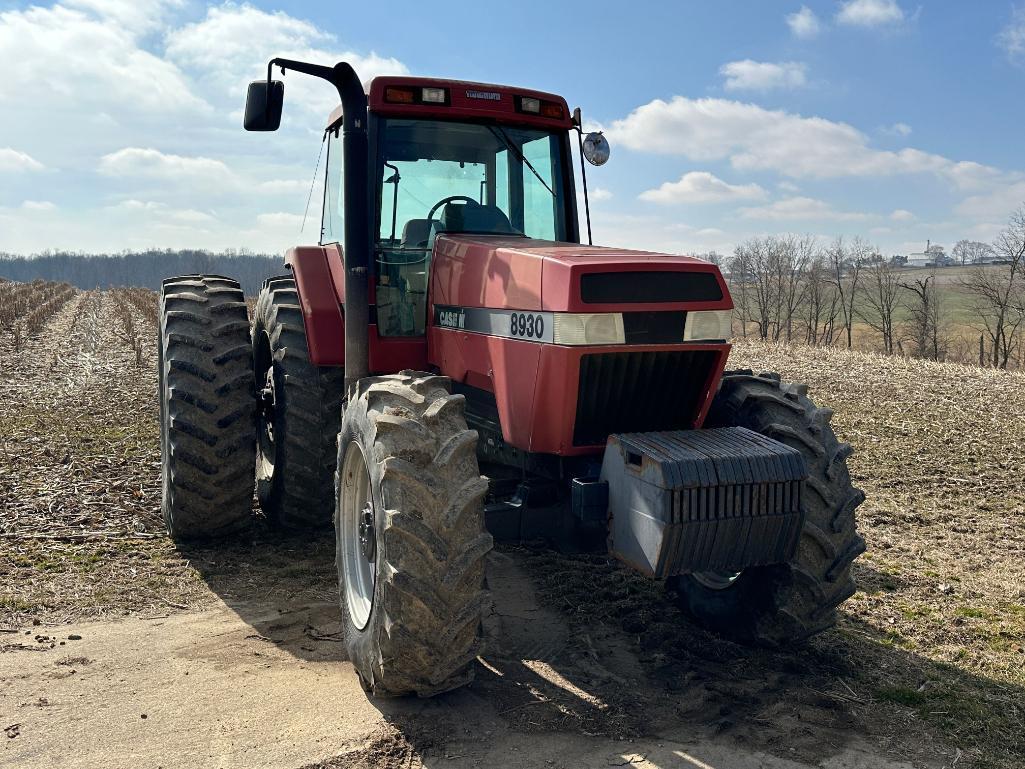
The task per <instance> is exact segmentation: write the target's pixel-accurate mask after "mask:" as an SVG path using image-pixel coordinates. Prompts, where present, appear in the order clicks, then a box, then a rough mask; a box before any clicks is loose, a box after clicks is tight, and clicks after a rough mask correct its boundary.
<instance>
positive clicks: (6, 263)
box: [0, 249, 285, 295]
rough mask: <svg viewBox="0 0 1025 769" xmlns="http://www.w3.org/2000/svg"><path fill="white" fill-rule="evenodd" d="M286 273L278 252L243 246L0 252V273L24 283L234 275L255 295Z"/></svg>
mask: <svg viewBox="0 0 1025 769" xmlns="http://www.w3.org/2000/svg"><path fill="white" fill-rule="evenodd" d="M284 272H285V267H284V263H283V260H282V258H281V257H280V256H270V255H268V254H254V253H252V252H249V251H247V250H246V249H238V250H236V249H228V250H225V251H219V252H214V251H204V250H198V249H178V250H174V249H149V250H147V251H122V252H120V253H117V254H86V253H77V252H71V251H45V252H43V253H39V254H32V255H31V256H19V255H16V254H8V253H3V252H0V277H2V278H7V279H8V280H14V281H19V282H23V283H28V282H30V281H32V280H36V279H42V280H51V281H64V282H67V283H71V284H72V285H74V286H77V287H78V288H83V289H93V288H104V289H106V288H113V287H116V286H136V287H139V288H151V289H153V290H159V289H160V282H161V281H162V280H163V279H164V278H169V277H172V276H174V275H191V274H195V273H210V274H214V275H226V276H228V277H230V278H235V279H236V280H238V281H239V283H240V284H241V285H242V290H243V291H244V292H245V293H246V294H249V295H252V294H256V293H258V292H259V290H260V286H261V285H263V281H264V279H266V278H269V277H272V276H274V275H281V274H283V273H284Z"/></svg>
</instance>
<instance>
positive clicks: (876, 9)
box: [836, 0, 904, 27]
mask: <svg viewBox="0 0 1025 769" xmlns="http://www.w3.org/2000/svg"><path fill="white" fill-rule="evenodd" d="M836 20H837V23H839V24H849V25H851V26H855V27H878V26H882V25H884V24H897V23H899V22H901V21H903V20H904V11H903V10H902V9H901V7H900V6H899V5H897V2H896V0H847V2H845V3H843V5H841V6H840V10H839V11H838V12H837V14H836Z"/></svg>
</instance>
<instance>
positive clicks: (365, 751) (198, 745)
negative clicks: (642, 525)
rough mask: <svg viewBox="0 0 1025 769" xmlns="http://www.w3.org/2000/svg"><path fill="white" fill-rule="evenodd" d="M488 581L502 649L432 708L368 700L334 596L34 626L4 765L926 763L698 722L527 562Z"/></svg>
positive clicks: (847, 768) (6, 705) (8, 666)
mask: <svg viewBox="0 0 1025 769" xmlns="http://www.w3.org/2000/svg"><path fill="white" fill-rule="evenodd" d="M489 581H490V582H491V583H492V584H494V585H495V586H496V607H495V612H494V614H493V615H492V617H491V619H490V620H489V627H488V633H489V640H490V647H491V648H492V649H493V650H494V651H493V652H492V653H491V654H490V655H489V656H488V657H487V658H486V659H485V660H484V661H483V663H482V666H481V670H480V672H479V676H478V678H479V680H478V681H477V682H476V683H475V684H474V685H473V686H471V687H470V688H469V689H467V690H464V691H462V692H457V693H454V694H452V695H448V696H446V697H443V698H440V699H437V700H430V701H416V700H413V701H403V700H393V701H374V702H372V701H369V700H368V699H367V697H366V696H365V694H364V693H363V691H362V689H361V688H360V686H359V683H358V681H357V678H356V676H355V674H354V672H353V671H352V669H351V666H350V665H349V664H348V663H347V662H346V661H345V659H344V652H343V650H342V646H341V644H340V643H339V639H338V635H337V634H338V630H339V627H338V623H337V608H336V606H335V605H334V604H333V603H331V604H322V603H317V604H308V605H302V606H294V605H288V606H280V605H272V604H239V605H235V606H233V607H232V606H228V605H226V604H223V603H220V604H219V605H216V606H214V607H213V608H210V609H207V610H204V611H194V612H181V613H174V614H170V615H155V616H148V617H146V616H143V617H135V618H131V619H126V620H122V621H117V622H106V621H105V622H85V623H78V624H73V625H63V626H59V627H55V628H51V627H34V628H32V629H31V630H30V631H29V632H30V633H31V634H32V637H31V639H29V638H26V639H25V640H30V642H31V645H32V646H33V647H35V648H36V649H37V651H32V652H29V651H22V652H21V653H8V654H3V655H0V681H2V684H0V685H2V688H0V703H2V709H3V711H4V712H5V719H6V721H13V725H7V724H6V723H5V726H7V729H8V733H9V734H10V732H11V730H12V729H15V730H17V736H16V737H13V738H12V737H10V736H9V737H8V738H7V739H6V740H5V741H4V742H3V743H2V744H3V750H0V765H2V766H11V767H67V768H68V769H78V768H81V769H86V768H88V769H93V768H94V767H109V768H110V769H114V768H116V767H125V768H126V769H127V768H128V767H133V769H134V768H136V767H163V769H186V768H188V769H193V768H194V767H249V768H250V769H256V768H257V767H267V769H271V768H274V769H281V768H283V767H301V766H304V765H309V764H315V765H320V766H339V767H347V766H360V767H400V766H401V767H404V766H425V767H434V766H445V767H499V766H501V767H539V768H544V769H549V767H593V766H633V767H639V768H640V769H645V768H649V767H677V766H679V767H697V768H698V769H707V767H715V769H748V768H750V769H755V768H756V767H758V768H762V767H764V768H765V769H797V768H798V767H807V766H816V767H831V768H832V769H841V767H843V768H844V769H856V768H857V769H884V768H891V769H898V767H910V766H911V764H908V763H904V762H901V761H896V760H892V759H888V758H886V757H884V756H883V755H880V752H879V750H878V749H877V748H874V747H873V746H870V745H868V744H865V743H864V742H862V741H859V740H857V739H853V740H852V739H851V738H850V736H844V735H841V734H840V733H835V734H833V735H832V736H831V737H830V738H829V742H826V743H824V744H823V745H822V746H821V749H820V751H819V755H820V757H821V759H822V760H821V761H819V760H816V761H814V762H813V763H806V762H804V761H801V760H799V759H798V757H795V758H794V759H787V758H782V757H776V756H773V755H770V754H768V753H766V752H764V751H763V750H760V749H758V748H757V746H751V745H745V744H738V742H737V741H736V740H735V739H730V738H724V737H723V736H717V735H716V731H717V728H716V726H715V724H714V723H713V724H711V725H709V726H704V725H695V724H693V723H690V724H686V725H684V724H681V722H680V721H679V720H678V719H675V718H673V717H672V709H671V708H669V707H667V705H668V704H669V703H668V701H667V698H666V697H662V696H660V693H659V692H658V691H657V689H648V690H647V691H645V690H644V687H642V686H639V684H641V683H642V682H644V683H647V685H648V686H652V685H653V684H654V682H646V681H645V678H646V677H645V674H644V670H643V665H642V664H641V663H640V661H639V660H638V659H636V657H634V656H633V655H632V654H631V653H630V651H629V647H630V644H629V639H626V638H623V637H618V634H615V633H613V634H609V635H606V636H605V637H604V638H603V639H602V641H601V646H600V648H601V653H600V654H597V655H595V657H597V658H595V657H592V656H590V655H586V654H584V655H580V654H579V653H578V652H577V651H575V650H573V651H569V653H567V651H568V650H571V649H572V647H573V644H571V643H570V642H569V639H570V634H571V631H570V628H569V627H568V625H567V624H566V622H565V620H564V619H563V618H562V617H561V616H560V615H558V614H557V613H555V612H552V611H551V610H548V609H546V608H545V607H544V606H543V605H541V604H540V603H539V602H538V600H537V598H536V596H535V595H534V592H533V590H532V587H531V581H530V579H529V577H527V575H526V574H525V573H524V572H523V570H522V569H521V568H520V566H519V565H518V563H517V559H515V558H512V557H509V556H507V555H502V554H497V555H496V556H494V557H493V558H492V562H491V564H490V566H489ZM37 636H38V638H37ZM12 640H13V639H12ZM628 692H629V693H628ZM721 711H722V708H721V707H716V708H714V709H713V710H712V711H710V712H709V713H708V714H707V715H708V717H709V718H710V719H712V720H713V721H715V720H716V719H718V718H719V717H721V715H722V713H721ZM656 724H657V726H655V725H656ZM653 727H654V728H653ZM784 752H786V751H784ZM791 752H793V753H795V754H796V753H797V749H796V748H794V749H793V751H791ZM321 762H323V763H321Z"/></svg>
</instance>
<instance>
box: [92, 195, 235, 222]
mask: <svg viewBox="0 0 1025 769" xmlns="http://www.w3.org/2000/svg"><path fill="white" fill-rule="evenodd" d="M107 210H108V211H112V212H115V213H130V214H132V215H133V216H147V217H150V219H151V220H161V221H165V222H171V224H187V225H188V224H208V222H213V221H216V220H217V219H216V217H215V216H213V215H212V214H210V213H207V212H205V211H198V210H196V209H195V208H172V207H170V206H168V205H167V204H166V203H160V202H158V201H155V200H145V201H144V200H135V199H134V198H132V199H129V200H122V201H121V202H120V203H116V204H115V205H112V206H108V207H107Z"/></svg>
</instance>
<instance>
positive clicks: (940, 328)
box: [705, 207, 1025, 368]
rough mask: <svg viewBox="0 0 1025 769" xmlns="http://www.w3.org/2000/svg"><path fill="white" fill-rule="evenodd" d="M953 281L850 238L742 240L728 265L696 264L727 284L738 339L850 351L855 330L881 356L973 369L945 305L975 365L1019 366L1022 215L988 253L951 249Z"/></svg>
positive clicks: (1024, 267) (1023, 348) (1024, 317)
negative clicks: (961, 318)
mask: <svg viewBox="0 0 1025 769" xmlns="http://www.w3.org/2000/svg"><path fill="white" fill-rule="evenodd" d="M954 253H955V256H956V260H957V261H958V262H960V263H961V264H963V265H972V264H974V265H976V266H974V267H971V268H970V269H969V270H967V271H965V272H963V273H962V274H960V275H958V276H956V277H947V276H944V275H943V273H942V271H937V270H936V269H935V268H933V269H929V268H926V269H914V270H910V269H908V268H905V267H904V266H903V265H902V264H901V263H900V261H899V260H896V259H886V258H884V257H883V256H882V255H881V254H879V252H878V250H877V249H875V248H873V247H872V246H871V245H869V244H868V242H866V241H865V240H864V239H862V238H860V237H853V238H843V237H837V238H835V239H834V240H832V241H830V242H828V243H823V242H821V241H820V240H819V239H818V238H816V237H815V236H812V235H794V234H784V235H768V236H764V237H754V238H749V239H748V240H746V241H744V242H743V243H741V244H739V245H738V246H737V247H736V248H735V249H734V252H733V254H732V256H728V257H727V256H721V255H719V254H715V253H711V254H706V255H705V258H707V259H710V260H711V261H714V262H716V263H717V264H719V265H720V267H721V268H722V269H723V271H724V272H725V273H726V275H727V279H728V281H729V284H730V291H731V293H732V294H733V301H734V306H735V309H734V317H735V320H736V321H738V323H739V329H738V330H739V333H740V334H741V335H742V336H745V337H746V336H749V335H752V336H757V337H759V338H761V339H765V340H771V341H777V342H778V341H786V342H799V343H804V344H809V345H834V344H841V345H845V346H846V347H848V348H851V347H852V346H854V341H855V329H856V326H858V325H860V326H861V327H862V328H863V329H867V331H868V333H870V334H872V335H873V336H874V337H875V338H876V340H877V345H878V348H879V349H881V351H882V352H884V353H886V354H888V355H894V354H902V355H912V356H915V357H920V358H928V359H931V360H945V359H948V358H955V359H958V360H973V361H974V360H975V352H976V351H975V348H974V346H973V345H974V342H973V341H971V340H969V339H966V338H965V337H964V335H963V334H962V335H961V336H958V335H955V334H952V333H951V328H950V327H951V325H952V319H951V314H952V312H951V311H952V308H951V307H950V305H951V303H952V296H953V295H954V294H955V293H960V295H961V296H963V298H964V302H965V303H966V304H967V313H968V317H969V320H968V321H967V325H968V326H969V327H970V328H971V329H974V330H975V331H976V332H977V333H978V335H979V336H978V361H979V365H988V366H993V367H996V368H1007V367H1008V366H1009V364H1012V363H1017V365H1019V366H1020V365H1021V363H1022V360H1023V359H1025V338H1023V337H1025V207H1023V208H1020V209H1019V210H1018V211H1016V212H1015V213H1014V214H1012V215H1011V217H1010V219H1009V221H1008V224H1007V227H1006V228H1005V229H1004V231H1003V232H1001V233H1000V235H999V236H998V237H997V239H996V240H995V241H994V242H993V243H992V244H981V243H977V242H975V241H961V242H959V243H958V244H957V246H956V247H955V249H954Z"/></svg>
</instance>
